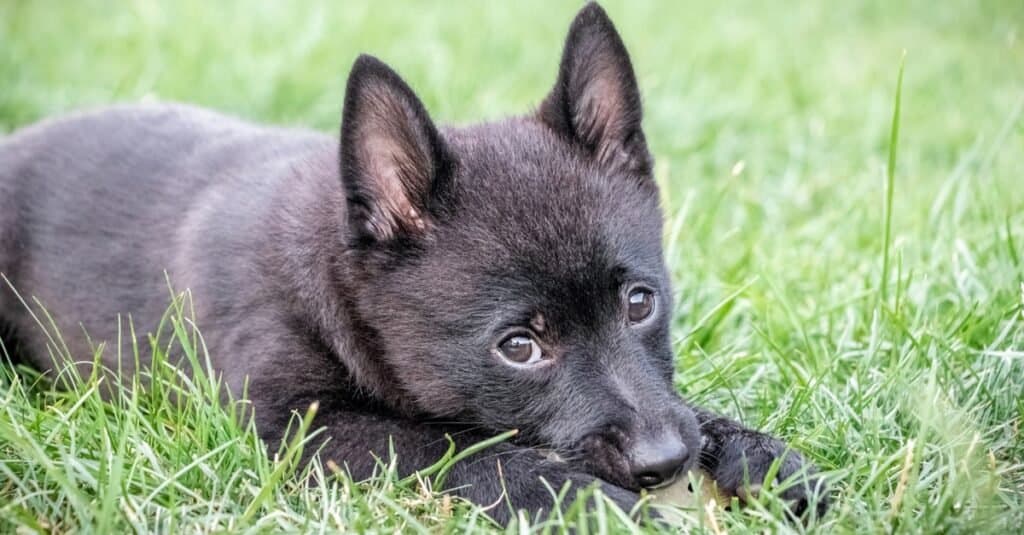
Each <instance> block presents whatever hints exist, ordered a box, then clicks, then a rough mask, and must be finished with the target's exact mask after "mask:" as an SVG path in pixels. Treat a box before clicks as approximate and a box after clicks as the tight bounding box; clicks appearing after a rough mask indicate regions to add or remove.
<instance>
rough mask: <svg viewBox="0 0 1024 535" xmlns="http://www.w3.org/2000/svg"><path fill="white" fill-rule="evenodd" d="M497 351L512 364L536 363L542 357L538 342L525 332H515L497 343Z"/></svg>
mask: <svg viewBox="0 0 1024 535" xmlns="http://www.w3.org/2000/svg"><path fill="white" fill-rule="evenodd" d="M498 353H500V354H501V356H502V357H503V358H504V359H505V360H508V361H509V362H511V363H513V364H536V363H538V362H540V361H541V360H542V359H543V352H542V351H541V349H540V344H538V343H537V341H536V340H534V339H533V337H532V336H530V335H528V334H526V333H516V334H513V335H511V336H508V337H506V338H505V339H504V340H502V341H501V343H500V344H498Z"/></svg>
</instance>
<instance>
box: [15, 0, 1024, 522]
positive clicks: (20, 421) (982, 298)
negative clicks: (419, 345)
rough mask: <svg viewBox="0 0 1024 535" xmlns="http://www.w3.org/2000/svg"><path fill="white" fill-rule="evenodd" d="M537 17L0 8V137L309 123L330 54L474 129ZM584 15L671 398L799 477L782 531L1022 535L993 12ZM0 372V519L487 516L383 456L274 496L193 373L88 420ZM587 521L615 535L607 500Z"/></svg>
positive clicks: (1020, 360)
mask: <svg viewBox="0 0 1024 535" xmlns="http://www.w3.org/2000/svg"><path fill="white" fill-rule="evenodd" d="M550 4H551V3H550V2H545V1H541V0H531V1H527V2H515V3H501V4H498V3H483V2H469V1H465V2H448V3H437V4H430V5H421V4H412V3H402V4H393V3H388V2H384V3H379V4H378V3H374V4H372V5H371V4H358V5H345V6H341V5H338V4H336V3H335V2H327V1H324V2H303V3H301V4H298V3H291V2H274V3H258V4H257V3H249V2H241V1H235V2H202V1H199V0H187V1H182V2H174V3H170V2H168V3H162V2H149V1H142V0H139V1H136V2H132V3H109V4H108V3H103V2H93V1H89V2H75V3H71V2H62V3H57V2H47V1H33V2H28V1H18V0H8V1H6V2H3V3H0V132H3V131H9V130H12V129H14V128H17V127H19V126H21V125H24V124H27V123H29V122H31V121H34V120H36V119H39V118H41V117H44V116H47V115H51V114H56V113H60V112H63V111H67V110H71V109H75V108H80V107H83V106H89V105H95V104H100V103H106V102H113V101H131V100H138V99H141V98H159V99H167V100H183V101H189V102H194V103H198V104H202V105H206V106H210V107H214V108H218V109H221V110H225V111H229V112H232V113H235V114H238V115H241V116H244V117H249V118H252V119H258V120H263V121H269V122H278V123H288V124H296V125H309V126H312V127H315V128H319V129H323V130H328V131H333V130H334V129H336V127H337V124H338V121H339V116H340V106H341V99H342V93H343V87H344V80H345V75H346V73H347V69H348V66H349V65H350V64H351V61H352V60H353V59H354V57H355V56H356V54H358V53H359V52H361V51H369V52H373V53H374V54H377V55H379V56H380V57H382V58H383V59H384V60H386V61H388V62H389V63H391V64H392V65H394V66H395V67H396V68H397V69H398V70H399V71H400V72H401V73H402V74H403V75H404V76H405V77H406V78H407V79H408V80H409V81H410V83H411V84H412V85H413V86H414V87H415V88H416V89H417V90H418V91H419V93H420V95H421V96H422V97H423V99H424V101H425V103H426V104H427V107H428V108H429V109H430V110H431V113H432V114H433V115H434V117H435V118H438V119H439V120H443V121H450V122H468V121H474V120H480V119H495V118H499V117H501V116H503V115H507V114H511V113H520V112H523V111H524V110H526V109H528V108H529V107H530V106H532V105H535V104H536V103H537V102H538V101H539V99H540V98H541V97H542V96H543V94H544V93H545V92H546V90H547V88H548V87H549V86H550V84H551V83H552V82H553V79H554V75H555V68H556V63H557V58H558V54H559V48H560V46H561V40H562V38H563V37H564V32H565V30H566V28H567V26H568V23H569V21H570V19H571V17H572V14H573V13H574V11H575V9H576V7H577V5H576V4H575V3H574V2H560V3H557V4H556V5H550ZM606 8H607V9H608V11H609V12H610V14H611V16H612V18H613V19H614V20H615V22H616V24H617V25H618V27H619V29H620V31H621V32H622V34H623V37H624V39H625V41H626V44H627V46H628V47H629V48H630V50H631V52H632V54H633V59H634V63H635V66H636V68H637V72H638V76H639V80H640V83H641V86H642V90H643V92H644V99H645V104H646V116H645V127H646V131H647V135H648V138H649V140H650V143H651V145H652V150H653V152H654V154H655V156H656V158H657V166H656V170H657V177H658V180H659V182H660V183H661V185H662V191H663V200H664V204H665V207H666V210H667V216H668V218H669V221H668V224H667V226H666V252H667V255H668V259H669V264H670V267H671V269H672V273H673V276H674V280H675V283H676V290H677V292H678V306H677V309H676V310H677V316H678V317H677V320H676V322H675V333H676V335H675V336H676V348H677V351H678V375H677V383H678V385H679V389H680V391H681V392H683V393H685V394H686V395H687V396H689V397H690V398H692V399H693V400H695V401H697V402H700V403H703V404H706V405H708V406H710V407H713V408H715V409H718V410H721V411H723V412H725V413H728V414H731V415H733V416H736V417H738V418H740V419H742V420H743V421H744V422H746V423H748V424H750V425H753V426H757V427H761V428H763V429H765V430H768V431H771V432H773V433H776V434H778V435H781V436H783V437H785V438H786V439H787V440H789V441H791V442H792V443H793V444H794V445H796V446H797V447H798V448H800V449H801V450H803V451H805V452H806V453H807V455H808V456H809V457H810V458H811V459H813V460H814V461H815V462H817V463H818V464H819V465H820V466H821V467H822V468H823V469H824V470H826V471H827V472H828V473H829V475H830V478H831V479H833V480H834V481H835V489H836V499H835V506H834V508H833V510H832V511H831V512H830V513H829V514H828V516H827V517H825V518H824V519H823V520H822V521H820V522H818V523H815V524H812V525H811V526H809V528H808V529H810V530H813V531H821V532H827V533H831V532H841V533H850V532H858V533H865V532H867V533H874V532H926V533H931V532H971V533H973V532H1005V531H1007V530H1013V529H1014V528H1017V529H1019V526H1021V525H1024V438H1022V436H1021V431H1020V426H1021V421H1022V418H1024V265H1022V263H1021V250H1022V249H1024V176H1022V175H1024V119H1022V117H1021V115H1022V110H1024V68H1021V66H1022V65H1024V4H1021V3H1020V2H1017V1H1006V2H998V1H992V2H968V1H950V2H926V1H908V2H884V1H881V0H878V1H869V2H857V3H838V2H825V1H821V2H810V3H801V4H800V5H799V6H797V5H793V4H791V3H788V2H786V3H783V2H778V3H765V2H733V1H726V2H714V3H711V2H701V3H682V2H662V3H655V2H643V1H641V2H629V3H626V2H606ZM904 51H905V52H906V56H905V70H904V71H903V76H902V93H901V97H900V99H899V100H896V96H897V94H898V89H897V88H898V85H897V78H898V75H897V73H898V72H899V71H900V70H901V65H903V63H902V62H903V61H904V60H903V59H902V58H903V54H904ZM894 101H895V102H897V103H899V105H900V106H901V109H900V110H899V113H898V114H895V115H894ZM894 117H896V118H898V121H899V122H898V129H897V128H896V126H897V125H896V123H895V122H894ZM897 131H898V134H899V135H898V151H897V150H895V149H896V147H897V143H896V139H895V137H896V133H897ZM187 317H188V315H187V313H186V311H185V310H181V309H179V310H176V311H174V310H172V314H171V315H170V317H169V322H168V325H167V326H168V328H167V329H166V330H165V332H163V333H162V334H161V335H160V341H159V345H160V346H161V347H163V346H164V345H166V344H174V345H175V346H177V347H188V348H189V351H191V352H192V354H193V356H194V357H195V358H197V359H202V358H203V357H202V351H201V344H198V343H197V340H196V338H195V336H194V333H192V331H191V327H190V326H189V324H188V322H187ZM171 320H173V321H171ZM173 326H176V328H173V329H172V328H170V327H173ZM200 327H201V326H200ZM129 334H130V333H128V331H127V329H126V330H125V337H124V340H129V339H130V337H129V336H128V335H129ZM139 334H140V341H139V343H148V341H149V339H148V338H147V337H146V336H144V335H143V334H142V333H139ZM116 347H117V344H114V343H111V345H110V346H109V347H108V348H107V349H106V350H108V351H109V350H114V348H116ZM120 349H121V350H123V351H126V352H127V351H131V345H130V344H128V343H125V344H123V345H122V347H121V348H120ZM79 358H88V356H84V357H83V356H79ZM200 369H201V368H200ZM0 370H2V371H0V532H8V531H11V530H12V529H14V528H15V527H16V526H17V528H18V529H19V530H21V531H20V532H36V531H38V532H50V531H53V532H101V533H108V532H121V531H126V530H135V531H151V530H158V531H162V532H175V533H176V532H211V531H223V530H227V531H249V532H276V531H301V532H313V531H335V530H366V529H378V530H379V531H384V532H391V531H395V530H408V531H430V532H449V531H456V530H461V529H468V528H473V529H489V528H488V526H489V524H488V523H487V521H486V520H485V519H484V518H483V517H482V516H481V512H480V511H479V510H478V509H474V508H473V507H471V506H469V505H468V504H465V503H461V502H459V501H454V502H453V501H452V500H448V499H444V498H442V497H440V496H436V495H433V494H432V493H431V492H430V491H429V489H430V485H429V484H428V482H429V478H424V479H423V480H416V479H412V480H399V479H398V478H397V477H395V476H394V474H393V473H392V472H390V471H389V470H388V469H387V465H386V464H385V465H383V466H382V470H381V476H380V477H378V478H376V479H374V480H372V481H370V482H367V483H352V482H350V481H347V480H346V479H344V478H320V479H321V480H324V481H325V482H322V483H318V484H316V485H313V486H307V485H305V484H304V483H303V482H302V481H304V479H303V478H302V477H301V474H299V475H298V476H296V475H295V474H294V468H295V467H293V466H291V465H290V464H288V463H286V462H285V463H284V464H281V463H277V462H275V461H273V460H269V459H267V458H266V456H265V455H264V454H263V451H262V449H261V447H260V445H259V443H258V441H257V439H256V438H255V435H254V434H253V432H252V430H251V429H248V428H246V427H244V426H241V425H239V424H238V423H237V421H238V420H237V419H236V418H234V417H233V416H232V411H233V410H234V411H237V410H238V407H228V408H227V409H226V410H225V409H224V408H222V407H220V406H219V405H217V404H216V403H215V402H214V396H212V395H211V392H214V391H215V390H216V379H215V378H211V377H207V376H200V377H196V378H191V377H181V376H178V375H176V374H175V373H174V372H173V371H172V370H170V369H168V368H167V367H166V366H159V365H158V366H157V368H156V370H155V371H154V372H153V374H154V375H155V376H156V380H155V381H154V386H153V388H150V389H148V390H145V391H139V390H133V391H131V392H123V391H118V392H117V393H116V395H115V396H113V399H112V400H110V401H109V402H105V401H103V400H102V399H101V398H100V392H101V391H102V390H103V388H105V386H104V385H102V384H99V385H98V384H96V381H95V380H86V381H82V382H79V383H77V384H76V386H74V387H73V388H72V389H70V390H69V391H53V390H52V389H50V388H48V387H47V386H46V385H45V384H41V383H40V382H39V381H38V380H37V379H36V378H35V377H34V376H33V375H32V374H31V373H30V372H27V371H21V372H18V373H14V372H12V371H11V369H10V368H9V367H0ZM179 390H185V391H187V392H189V395H185V396H169V395H168V394H169V393H171V392H175V391H179ZM282 455H283V456H282V457H280V458H281V459H285V458H286V457H287V456H288V453H287V452H284V453H283V454H282ZM310 470H311V471H313V472H315V473H316V472H318V473H320V474H321V475H322V474H324V473H330V470H329V469H328V468H326V467H321V466H319V465H314V466H313V467H312V468H310ZM579 514H580V512H579V511H578V510H574V511H570V512H569V513H567V515H568V516H567V517H566V518H565V519H563V520H568V521H572V520H574V519H578V518H580V517H579V516H578V515H579ZM778 518H779V515H778V511H777V504H772V503H771V502H770V500H768V503H766V504H765V505H764V506H763V507H755V508H753V509H748V510H747V511H746V512H743V513H720V514H719V516H718V517H717V518H716V519H715V522H714V523H711V522H709V521H708V519H707V518H706V517H705V516H703V515H701V514H694V515H692V516H691V520H689V522H691V524H692V525H693V526H694V527H697V526H698V525H700V526H703V527H701V528H700V529H703V530H706V531H708V532H713V531H716V530H727V531H729V532H730V533H744V532H755V531H757V532H759V531H764V530H769V531H784V530H787V529H792V530H797V531H799V530H801V529H802V528H801V527H800V526H786V525H785V524H782V523H780V521H779V520H778ZM590 521H591V523H592V524H593V526H592V527H593V528H595V529H596V530H610V531H617V530H624V529H627V528H628V525H627V524H626V523H624V522H623V520H622V517H621V516H620V515H618V514H616V512H615V511H613V510H611V509H604V510H601V511H598V512H597V513H596V515H592V516H591V517H590ZM544 526H545V524H539V525H538V524H535V525H534V526H533V529H538V530H539V529H544ZM547 526H548V527H551V526H552V524H547Z"/></svg>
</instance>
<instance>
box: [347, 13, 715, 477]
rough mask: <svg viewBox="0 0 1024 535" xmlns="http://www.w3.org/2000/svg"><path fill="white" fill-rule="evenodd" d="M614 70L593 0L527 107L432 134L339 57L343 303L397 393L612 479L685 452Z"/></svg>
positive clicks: (374, 66) (380, 80) (691, 426)
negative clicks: (350, 281) (348, 257)
mask: <svg viewBox="0 0 1024 535" xmlns="http://www.w3.org/2000/svg"><path fill="white" fill-rule="evenodd" d="M639 100H640V99H639V94H638V92H637V88H636V82H635V78H634V75H633V72H632V67H631V66H630V63H629V58H628V55H627V54H626V51H625V48H624V47H623V45H622V42H621V40H620V39H619V37H618V35H617V34H616V33H615V30H614V28H613V27H612V25H611V22H610V21H609V20H608V19H607V17H606V16H605V14H604V12H603V11H601V9H600V8H599V7H597V6H596V5H595V4H591V5H588V6H587V7H585V8H584V9H583V10H582V11H581V12H580V14H579V15H578V16H577V18H576V20H575V21H574V23H573V25H572V28H571V29H570V32H569V37H568V39H567V42H566V49H565V52H564V54H563V58H562V62H561V67H560V71H559V76H558V80H557V82H556V85H555V88H554V89H553V90H552V92H551V93H550V94H549V95H548V97H547V98H546V99H545V100H544V102H543V103H542V104H541V106H540V108H539V110H538V111H537V112H536V113H535V114H534V115H531V116H528V117H523V118H517V119H512V120H508V121H504V122H501V123H495V124H484V125H479V126H474V127H469V128H462V129H450V130H444V131H438V130H437V129H436V128H435V127H434V125H433V123H432V122H431V121H430V119H429V117H428V116H427V114H426V112H425V111H424V110H423V107H422V105H421V104H420V102H419V101H418V100H417V99H416V97H415V95H414V94H413V93H412V92H411V90H409V88H408V87H407V86H406V85H405V84H404V83H403V82H402V81H401V80H400V79H399V78H398V77H397V75H395V74H394V73H393V72H392V71H391V70H390V69H388V68H387V67H386V66H384V65H383V64H381V63H379V62H377V61H376V60H373V59H370V58H361V59H360V60H358V61H357V63H356V65H355V66H354V67H353V72H352V74H351V76H350V80H349V87H348V91H347V96H346V104H345V117H344V120H343V127H342V154H341V162H342V175H343V178H344V180H345V185H346V187H347V192H348V202H349V207H348V208H349V220H350V225H351V226H352V229H351V240H352V244H351V245H352V248H353V250H354V254H355V257H356V258H357V263H358V265H359V266H360V271H359V272H360V277H361V280H360V281H359V284H358V285H357V286H358V287H357V288H356V291H357V292H358V295H357V296H356V298H355V300H354V301H355V308H356V312H357V314H358V315H359V316H360V318H361V319H362V321H363V322H364V323H365V324H366V325H368V326H370V327H371V328H372V329H373V330H374V331H375V334H376V339H377V340H378V343H379V346H380V348H381V352H382V355H381V358H383V359H384V360H385V361H386V362H387V363H388V365H389V367H390V369H391V370H392V373H393V374H394V376H395V378H396V380H397V381H398V383H399V384H400V385H401V386H402V388H403V389H404V393H403V395H407V396H410V397H411V398H412V400H413V402H414V403H415V404H416V406H417V407H419V408H420V409H421V410H422V411H424V412H426V413H428V414H431V415H434V416H438V417H454V418H458V419H460V420H463V421H466V422H469V423H473V424H477V425H481V426H483V427H486V428H489V429H494V430H499V429H512V428H515V429H519V430H520V432H521V433H520V440H521V441H523V442H525V443H528V444H530V445H534V446H538V447H546V448H551V449H553V450H555V451H556V452H558V453H560V454H561V456H562V457H564V458H566V459H569V460H570V462H574V463H577V465H578V466H579V467H580V468H581V469H583V470H586V471H589V472H591V473H594V474H595V475H597V476H599V477H602V478H603V479H606V480H608V481H611V482H613V483H616V484H618V485H621V486H624V487H630V488H638V487H654V486H659V485H662V484H666V483H668V482H670V481H671V480H672V479H674V477H675V476H676V475H677V474H678V473H680V472H681V471H682V470H684V469H686V468H688V467H689V466H691V465H692V463H693V461H694V460H695V459H696V457H697V451H698V448H699V434H698V431H697V424H696V421H695V419H694V417H693V414H692V413H691V411H690V410H689V409H688V408H687V407H686V406H685V405H684V404H683V403H682V402H681V401H680V400H679V398H678V397H677V396H676V395H675V393H674V391H673V387H672V371H673V365H672V351H671V347H670V344H669V320H670V317H671V301H672V299H671V291H670V288H669V281H668V278H667V276H666V272H665V267H664V261H663V258H662V252H661V242H660V238H661V213H660V210H659V208H658V198H657V190H656V187H655V184H654V181H653V178H652V177H651V173H650V168H651V162H650V157H649V154H648V152H647V147H646V143H645V141H644V136H643V132H642V130H641V127H640V122H641V110H640V103H639Z"/></svg>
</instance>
